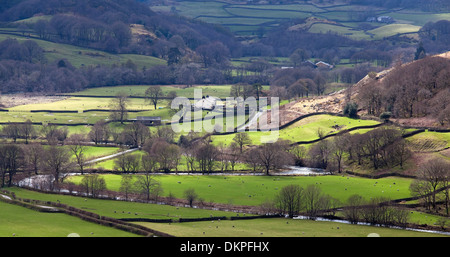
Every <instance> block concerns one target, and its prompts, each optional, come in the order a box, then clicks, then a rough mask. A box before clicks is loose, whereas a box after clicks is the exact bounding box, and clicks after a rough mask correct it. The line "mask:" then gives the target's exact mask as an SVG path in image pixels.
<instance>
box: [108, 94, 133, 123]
mask: <svg viewBox="0 0 450 257" xmlns="http://www.w3.org/2000/svg"><path fill="white" fill-rule="evenodd" d="M128 104H129V99H128V95H127V94H125V93H124V92H120V93H118V94H117V95H116V97H115V98H113V99H112V100H111V102H110V108H111V114H110V118H111V119H112V120H116V121H120V123H122V124H123V122H124V121H125V120H126V119H127V118H128Z"/></svg>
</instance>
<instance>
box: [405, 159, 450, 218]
mask: <svg viewBox="0 0 450 257" xmlns="http://www.w3.org/2000/svg"><path fill="white" fill-rule="evenodd" d="M410 190H411V193H412V194H413V195H414V196H417V197H419V199H420V202H421V203H423V204H424V205H425V207H426V209H427V210H433V211H434V212H439V210H440V208H439V204H438V203H439V202H442V203H443V205H444V208H445V214H446V215H447V216H448V215H449V213H450V162H449V161H447V160H445V159H443V158H437V157H435V158H432V159H430V160H428V161H426V162H424V163H423V164H421V165H420V166H419V167H418V169H417V179H416V180H415V181H414V182H413V183H411V186H410Z"/></svg>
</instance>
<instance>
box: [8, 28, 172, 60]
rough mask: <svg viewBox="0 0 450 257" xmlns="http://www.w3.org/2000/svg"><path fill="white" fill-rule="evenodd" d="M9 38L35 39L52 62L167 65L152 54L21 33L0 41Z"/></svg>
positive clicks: (19, 39)
mask: <svg viewBox="0 0 450 257" xmlns="http://www.w3.org/2000/svg"><path fill="white" fill-rule="evenodd" d="M8 38H13V39H17V40H18V41H24V40H33V41H35V42H36V43H37V44H38V45H39V46H40V47H42V48H43V49H44V55H45V57H46V58H47V60H48V61H49V62H50V63H53V62H56V61H58V60H61V59H67V60H69V61H70V63H71V64H72V65H73V66H75V67H81V66H89V65H94V66H96V65H107V66H111V65H113V64H116V65H117V64H124V63H126V62H127V61H128V60H132V61H133V62H134V63H135V64H136V66H137V67H139V68H142V67H146V68H150V67H152V66H155V65H166V61H165V60H162V59H159V58H155V57H152V56H143V55H132V54H111V53H107V52H103V51H99V50H93V49H89V48H83V47H78V46H73V45H68V44H60V43H54V42H50V41H45V40H40V39H36V38H29V37H25V36H21V35H12V34H1V33H0V41H3V40H5V39H8Z"/></svg>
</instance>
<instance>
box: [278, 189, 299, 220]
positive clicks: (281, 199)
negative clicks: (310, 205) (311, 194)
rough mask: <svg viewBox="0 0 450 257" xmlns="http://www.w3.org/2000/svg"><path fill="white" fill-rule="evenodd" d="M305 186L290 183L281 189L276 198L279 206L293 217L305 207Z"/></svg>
mask: <svg viewBox="0 0 450 257" xmlns="http://www.w3.org/2000/svg"><path fill="white" fill-rule="evenodd" d="M303 200H304V195H303V188H302V187H301V186H299V185H288V186H285V187H283V188H282V189H281V191H280V193H279V194H278V195H277V196H276V198H275V204H276V206H277V208H278V209H279V210H280V211H282V212H283V213H287V215H288V216H289V217H290V218H292V217H294V215H296V214H298V213H299V212H300V210H302V209H303V207H304V206H303Z"/></svg>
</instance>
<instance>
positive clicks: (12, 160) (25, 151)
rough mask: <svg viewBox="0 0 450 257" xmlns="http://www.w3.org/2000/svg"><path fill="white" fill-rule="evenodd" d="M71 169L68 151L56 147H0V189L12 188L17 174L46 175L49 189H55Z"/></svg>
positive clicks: (9, 145) (31, 145)
mask: <svg viewBox="0 0 450 257" xmlns="http://www.w3.org/2000/svg"><path fill="white" fill-rule="evenodd" d="M70 167H71V154H70V151H69V149H67V148H62V147H59V146H57V145H50V146H48V147H43V146H42V145H41V144H36V143H33V144H28V145H19V144H2V145H0V175H1V176H0V177H1V178H0V187H4V186H12V185H13V183H14V176H15V175H17V174H18V173H19V172H28V173H30V174H48V175H49V178H50V180H51V181H52V182H51V183H49V185H48V186H49V187H51V188H54V187H57V186H58V184H59V183H60V182H61V181H63V179H64V178H65V174H66V173H67V171H68V170H69V168H70Z"/></svg>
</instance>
